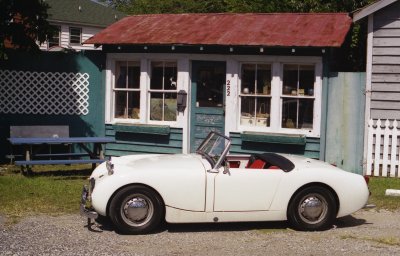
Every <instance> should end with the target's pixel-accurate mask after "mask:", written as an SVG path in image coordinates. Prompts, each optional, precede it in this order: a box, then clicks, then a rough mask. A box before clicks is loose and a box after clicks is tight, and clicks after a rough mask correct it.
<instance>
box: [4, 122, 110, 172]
mask: <svg viewBox="0 0 400 256" xmlns="http://www.w3.org/2000/svg"><path fill="white" fill-rule="evenodd" d="M8 140H9V141H10V143H11V145H12V146H23V147H24V155H23V156H24V158H25V160H16V161H15V164H16V165H19V166H21V171H22V172H24V169H26V170H27V171H28V172H31V167H30V166H32V165H58V164H66V165H70V164H89V163H91V164H92V168H95V167H96V164H99V163H102V162H104V153H103V149H102V144H105V143H108V142H113V141H114V139H112V138H106V137H69V129H68V126H11V127H10V138H9V139H8ZM73 144H77V145H78V146H79V147H80V148H82V149H83V150H84V151H85V152H72V151H71V149H72V145H73ZM87 144H93V149H90V148H89V147H88V146H87ZM52 145H53V146H54V145H63V146H67V150H66V151H67V152H56V153H53V152H52V150H51V149H52ZM34 147H36V148H34ZM44 147H47V148H48V149H49V152H46V153H42V152H40V149H43V148H44ZM34 149H36V150H34ZM15 156H17V155H15ZM19 156H21V155H19ZM82 157H85V158H82Z"/></svg>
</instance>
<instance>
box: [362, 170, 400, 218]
mask: <svg viewBox="0 0 400 256" xmlns="http://www.w3.org/2000/svg"><path fill="white" fill-rule="evenodd" d="M386 189H399V190H400V179H399V178H379V177H372V178H371V179H370V182H369V190H370V191H371V196H370V199H369V203H372V204H375V205H376V207H377V209H386V210H391V211H394V210H400V197H398V196H385V191H386Z"/></svg>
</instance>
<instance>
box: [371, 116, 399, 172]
mask: <svg viewBox="0 0 400 256" xmlns="http://www.w3.org/2000/svg"><path fill="white" fill-rule="evenodd" d="M399 125H400V123H399V122H398V121H397V120H394V121H389V120H385V121H383V120H382V121H381V120H379V119H378V120H375V121H374V120H369V122H368V145H367V167H366V169H367V170H366V174H367V175H371V176H382V177H398V178H399V177H400V172H399V166H400V159H399V146H400V130H399V129H400V127H399Z"/></svg>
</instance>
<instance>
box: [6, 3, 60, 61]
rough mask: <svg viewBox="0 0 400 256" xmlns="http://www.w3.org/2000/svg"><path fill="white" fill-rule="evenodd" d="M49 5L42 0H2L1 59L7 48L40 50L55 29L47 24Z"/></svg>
mask: <svg viewBox="0 0 400 256" xmlns="http://www.w3.org/2000/svg"><path fill="white" fill-rule="evenodd" d="M48 8H49V5H48V4H47V3H45V2H44V1H42V0H0V59H3V58H6V55H5V48H6V47H11V48H15V49H19V50H25V51H35V50H39V46H38V45H37V42H39V43H43V42H45V41H46V40H47V39H48V38H49V37H50V36H52V35H53V33H54V32H55V29H54V28H53V27H52V26H51V25H50V24H49V23H48V22H47V17H48V15H47V10H48Z"/></svg>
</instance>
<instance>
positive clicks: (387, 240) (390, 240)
mask: <svg viewBox="0 0 400 256" xmlns="http://www.w3.org/2000/svg"><path fill="white" fill-rule="evenodd" d="M340 238H341V239H356V240H364V241H372V242H376V243H379V244H385V245H392V246H400V240H399V239H398V238H397V237H392V236H389V237H357V236H354V235H343V236H340Z"/></svg>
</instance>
